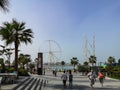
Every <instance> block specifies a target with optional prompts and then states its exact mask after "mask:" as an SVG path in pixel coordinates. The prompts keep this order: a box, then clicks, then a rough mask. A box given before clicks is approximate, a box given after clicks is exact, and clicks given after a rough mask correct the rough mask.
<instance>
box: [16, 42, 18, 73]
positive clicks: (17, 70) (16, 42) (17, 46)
mask: <svg viewBox="0 0 120 90" xmlns="http://www.w3.org/2000/svg"><path fill="white" fill-rule="evenodd" d="M15 70H16V71H17V72H18V43H17V41H16V42H15Z"/></svg>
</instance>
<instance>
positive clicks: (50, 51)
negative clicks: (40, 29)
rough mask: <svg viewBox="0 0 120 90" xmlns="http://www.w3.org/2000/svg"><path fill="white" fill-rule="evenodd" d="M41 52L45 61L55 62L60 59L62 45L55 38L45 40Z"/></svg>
mask: <svg viewBox="0 0 120 90" xmlns="http://www.w3.org/2000/svg"><path fill="white" fill-rule="evenodd" d="M40 52H42V53H43V62H46V63H49V64H55V63H56V62H58V61H60V58H61V52H62V51H61V47H60V45H59V44H58V43H57V42H56V41H54V40H45V41H44V42H43V43H42V45H41V46H40Z"/></svg>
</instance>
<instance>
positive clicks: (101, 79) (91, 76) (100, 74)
mask: <svg viewBox="0 0 120 90" xmlns="http://www.w3.org/2000/svg"><path fill="white" fill-rule="evenodd" d="M97 77H98V78H99V82H100V84H101V86H102V87H103V82H104V79H105V74H104V73H103V71H100V72H98V74H97V73H96V72H94V71H93V70H91V72H89V73H88V78H89V80H90V86H91V87H93V85H94V84H95V81H96V78H97Z"/></svg>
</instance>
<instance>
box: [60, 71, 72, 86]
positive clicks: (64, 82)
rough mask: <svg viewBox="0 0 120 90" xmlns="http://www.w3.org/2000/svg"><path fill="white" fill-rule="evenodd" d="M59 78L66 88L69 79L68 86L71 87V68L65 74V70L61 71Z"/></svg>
mask: <svg viewBox="0 0 120 90" xmlns="http://www.w3.org/2000/svg"><path fill="white" fill-rule="evenodd" d="M61 79H62V81H63V86H64V88H66V82H67V80H68V79H69V86H70V87H71V88H72V82H73V75H72V72H71V70H69V74H67V72H66V71H63V74H62V76H61Z"/></svg>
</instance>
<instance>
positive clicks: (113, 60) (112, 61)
mask: <svg viewBox="0 0 120 90" xmlns="http://www.w3.org/2000/svg"><path fill="white" fill-rule="evenodd" d="M114 62H115V58H114V57H112V56H110V57H109V58H108V63H109V64H110V65H112V63H114Z"/></svg>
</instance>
